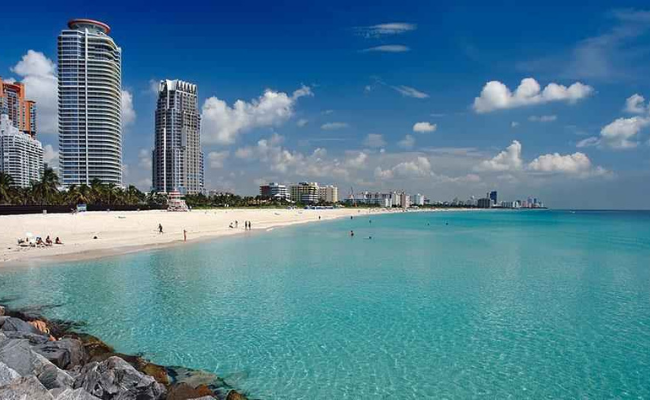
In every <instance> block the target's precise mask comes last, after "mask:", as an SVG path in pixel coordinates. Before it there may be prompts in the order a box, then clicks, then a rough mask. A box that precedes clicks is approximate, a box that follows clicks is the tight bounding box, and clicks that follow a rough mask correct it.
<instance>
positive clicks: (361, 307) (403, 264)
mask: <svg viewBox="0 0 650 400" xmlns="http://www.w3.org/2000/svg"><path fill="white" fill-rule="evenodd" d="M447 224H448V225H447ZM351 229H354V231H355V233H356V235H355V237H353V238H351V237H349V236H348V232H349V231H350V230H351ZM369 235H372V237H373V239H372V240H369V239H364V237H367V236H369ZM7 296H9V297H11V296H17V297H18V299H17V300H16V301H15V302H14V303H13V304H14V306H16V307H17V306H22V305H34V304H50V305H59V306H58V307H55V308H51V309H48V310H47V311H46V314H47V315H49V316H51V317H59V318H67V319H76V320H83V321H85V322H87V323H88V325H87V330H88V331H89V332H91V333H93V334H95V335H98V336H100V337H102V338H103V339H105V340H106V341H107V342H109V343H111V344H113V345H115V346H116V347H117V349H118V350H120V351H123V352H130V353H136V352H142V353H144V354H145V355H146V356H148V357H149V358H151V359H153V360H154V361H155V362H158V363H162V364H172V365H174V364H179V365H187V366H191V367H196V368H202V369H206V370H210V371H214V372H216V373H218V374H219V375H221V376H224V377H225V378H226V380H227V381H228V382H229V383H230V384H232V385H234V386H237V387H240V388H243V389H245V390H246V391H248V392H249V393H250V394H252V395H253V396H255V397H259V398H263V399H285V398H287V399H288V398H291V399H346V398H347V399H389V398H400V399H422V398H471V397H488V398H499V399H503V398H516V399H519V398H532V399H540V398H649V397H650V213H648V212H577V213H571V212H561V211H535V212H464V213H426V214H425V213H417V214H400V215H385V216H373V217H372V223H369V220H368V217H367V216H359V217H357V218H355V219H354V220H339V221H334V222H322V223H314V224H310V225H304V226H299V227H292V228H286V229H276V230H274V231H273V232H270V233H265V234H253V235H249V236H245V237H243V236H242V237H238V238H228V239H219V240H216V241H213V242H206V243H199V244H192V245H187V246H183V247H177V248H172V249H166V250H160V251H150V252H142V253H137V254H130V255H125V256H120V257H114V258H110V259H104V260H99V261H84V262H77V263H70V264H65V265H53V266H47V267H36V268H24V267H23V268H17V269H0V297H7Z"/></svg>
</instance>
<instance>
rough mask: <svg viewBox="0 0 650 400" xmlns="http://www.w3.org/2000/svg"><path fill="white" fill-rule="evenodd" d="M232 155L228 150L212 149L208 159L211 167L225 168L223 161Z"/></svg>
mask: <svg viewBox="0 0 650 400" xmlns="http://www.w3.org/2000/svg"><path fill="white" fill-rule="evenodd" d="M229 156H230V152H228V151H211V152H210V153H208V161H210V168H215V169H219V168H223V163H224V162H225V161H226V160H227V159H228V157H229Z"/></svg>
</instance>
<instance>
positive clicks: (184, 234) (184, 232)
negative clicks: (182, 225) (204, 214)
mask: <svg viewBox="0 0 650 400" xmlns="http://www.w3.org/2000/svg"><path fill="white" fill-rule="evenodd" d="M183 241H184V242H187V231H186V230H185V229H183Z"/></svg>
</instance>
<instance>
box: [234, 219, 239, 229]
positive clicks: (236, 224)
mask: <svg viewBox="0 0 650 400" xmlns="http://www.w3.org/2000/svg"><path fill="white" fill-rule="evenodd" d="M238 226H239V221H237V220H235V228H237V227H238Z"/></svg>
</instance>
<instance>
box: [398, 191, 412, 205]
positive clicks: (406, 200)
mask: <svg viewBox="0 0 650 400" xmlns="http://www.w3.org/2000/svg"><path fill="white" fill-rule="evenodd" d="M399 203H400V206H401V207H402V208H409V207H411V196H409V195H408V194H406V193H404V192H402V194H401V195H400V200H399Z"/></svg>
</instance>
